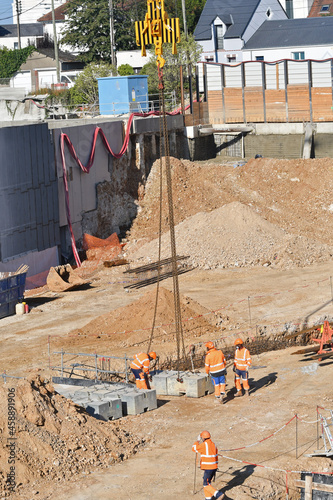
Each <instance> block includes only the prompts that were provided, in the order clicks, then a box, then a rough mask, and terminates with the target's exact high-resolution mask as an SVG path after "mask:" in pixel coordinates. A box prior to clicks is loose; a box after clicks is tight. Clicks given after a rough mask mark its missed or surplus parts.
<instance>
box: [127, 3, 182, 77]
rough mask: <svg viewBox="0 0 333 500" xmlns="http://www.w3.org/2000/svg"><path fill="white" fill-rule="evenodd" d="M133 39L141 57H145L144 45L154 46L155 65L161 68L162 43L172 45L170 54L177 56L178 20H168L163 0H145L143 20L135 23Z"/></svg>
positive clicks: (176, 18) (162, 59) (162, 63)
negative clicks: (145, 8)
mask: <svg viewBox="0 0 333 500" xmlns="http://www.w3.org/2000/svg"><path fill="white" fill-rule="evenodd" d="M135 38H136V44H137V45H138V46H139V47H141V55H142V56H145V55H146V45H151V44H154V45H155V54H156V55H157V59H156V64H157V65H158V66H159V67H160V68H163V66H164V64H165V59H164V58H163V57H162V54H163V43H172V53H173V54H177V47H176V43H179V42H180V29H179V18H178V17H174V18H171V19H169V17H168V14H167V13H166V12H165V8H164V0H147V13H146V16H145V20H144V21H136V22H135Z"/></svg>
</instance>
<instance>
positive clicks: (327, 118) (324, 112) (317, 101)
mask: <svg viewBox="0 0 333 500" xmlns="http://www.w3.org/2000/svg"><path fill="white" fill-rule="evenodd" d="M312 107H313V121H314V122H322V121H323V122H331V121H333V110H332V89H331V88H323V87H322V88H312Z"/></svg>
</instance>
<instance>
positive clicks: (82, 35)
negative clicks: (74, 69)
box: [61, 0, 146, 62]
mask: <svg viewBox="0 0 333 500" xmlns="http://www.w3.org/2000/svg"><path fill="white" fill-rule="evenodd" d="M113 4H114V9H113V14H114V27H115V34H114V40H115V48H116V50H130V49H135V48H137V47H136V43H135V29H134V21H136V20H137V19H143V18H144V14H143V12H144V10H145V8H146V3H145V1H143V0H137V1H135V2H132V3H131V0H130V1H129V2H127V3H125V2H124V0H117V1H116V2H113ZM66 14H67V17H68V21H67V28H66V30H65V31H64V36H63V37H62V39H61V43H62V44H69V45H71V46H73V47H76V48H77V49H78V50H80V52H81V58H82V59H83V60H84V61H87V62H92V61H101V60H104V61H110V60H111V42H110V16H109V2H108V0H72V1H70V2H68V6H67V7H66Z"/></svg>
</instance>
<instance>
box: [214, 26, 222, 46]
mask: <svg viewBox="0 0 333 500" xmlns="http://www.w3.org/2000/svg"><path fill="white" fill-rule="evenodd" d="M215 36H216V41H215V47H216V50H219V49H223V26H222V24H216V25H215Z"/></svg>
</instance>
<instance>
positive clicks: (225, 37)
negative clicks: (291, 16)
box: [194, 0, 288, 63]
mask: <svg viewBox="0 0 333 500" xmlns="http://www.w3.org/2000/svg"><path fill="white" fill-rule="evenodd" d="M284 19H288V16H287V14H286V12H285V10H284V9H283V7H282V5H281V3H280V2H279V1H278V0H259V1H258V0H247V1H246V2H244V1H243V0H226V1H219V2H216V0H207V2H206V5H205V7H204V9H203V11H202V13H201V16H200V19H199V21H198V24H197V26H196V28H195V31H194V37H195V40H196V41H197V42H198V43H199V44H200V45H201V46H202V49H203V52H202V55H201V60H202V61H206V62H218V63H238V62H241V61H242V60H243V47H244V45H245V44H246V43H247V42H248V40H250V38H251V37H252V36H253V35H254V34H255V33H256V31H257V30H258V29H259V28H260V26H261V25H262V24H263V23H265V21H268V20H276V21H279V20H284Z"/></svg>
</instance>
